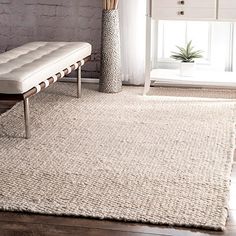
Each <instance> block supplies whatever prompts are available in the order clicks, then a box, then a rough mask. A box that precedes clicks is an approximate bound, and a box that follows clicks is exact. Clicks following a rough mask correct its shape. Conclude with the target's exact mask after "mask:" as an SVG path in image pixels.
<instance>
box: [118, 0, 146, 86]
mask: <svg viewBox="0 0 236 236" xmlns="http://www.w3.org/2000/svg"><path fill="white" fill-rule="evenodd" d="M119 4H120V6H119V14H120V32H121V59H122V79H123V81H125V82H127V83H129V84H134V85H141V84H144V81H145V40H146V0H120V3H119Z"/></svg>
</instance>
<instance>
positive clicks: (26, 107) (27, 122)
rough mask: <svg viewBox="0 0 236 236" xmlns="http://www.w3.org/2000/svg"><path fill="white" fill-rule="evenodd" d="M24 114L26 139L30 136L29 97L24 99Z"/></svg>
mask: <svg viewBox="0 0 236 236" xmlns="http://www.w3.org/2000/svg"><path fill="white" fill-rule="evenodd" d="M24 116H25V135H26V139H29V138H30V137H31V133H30V116H29V98H25V99H24Z"/></svg>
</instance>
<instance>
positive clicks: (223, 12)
mask: <svg viewBox="0 0 236 236" xmlns="http://www.w3.org/2000/svg"><path fill="white" fill-rule="evenodd" d="M218 6H219V9H218V19H219V20H225V21H227V20H229V21H231V20H233V21H235V20H236V0H219V4H218Z"/></svg>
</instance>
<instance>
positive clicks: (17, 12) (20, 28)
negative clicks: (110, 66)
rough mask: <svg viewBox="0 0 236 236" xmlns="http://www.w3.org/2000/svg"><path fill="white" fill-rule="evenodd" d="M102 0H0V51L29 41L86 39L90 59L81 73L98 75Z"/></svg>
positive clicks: (87, 75) (91, 75) (86, 75)
mask: <svg viewBox="0 0 236 236" xmlns="http://www.w3.org/2000/svg"><path fill="white" fill-rule="evenodd" d="M101 3H102V0H0V51H1V52H4V51H6V50H9V49H11V48H14V47H16V46H19V45H22V44H24V43H27V42H30V41H86V42H89V43H91V44H92V45H93V55H92V61H91V62H90V63H89V64H87V65H86V66H85V67H84V70H83V76H85V77H97V76H98V74H99V61H100V44H101V42H100V38H101V14H102V6H101Z"/></svg>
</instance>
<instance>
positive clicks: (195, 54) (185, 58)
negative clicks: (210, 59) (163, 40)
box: [171, 41, 202, 62]
mask: <svg viewBox="0 0 236 236" xmlns="http://www.w3.org/2000/svg"><path fill="white" fill-rule="evenodd" d="M176 47H177V48H178V49H179V52H172V53H173V54H172V55H171V58H173V59H175V60H178V61H182V62H194V59H196V58H202V51H201V50H197V51H194V47H193V46H192V41H189V42H188V43H187V46H186V47H185V48H184V47H179V46H176Z"/></svg>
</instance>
